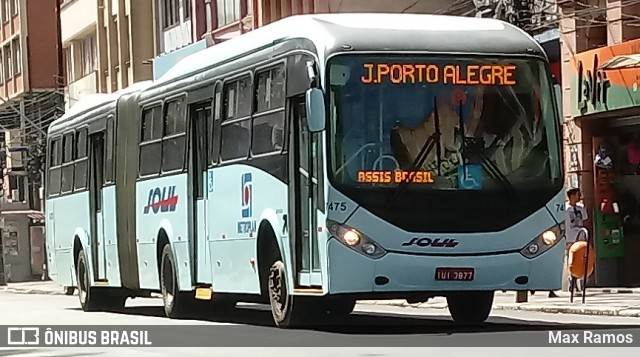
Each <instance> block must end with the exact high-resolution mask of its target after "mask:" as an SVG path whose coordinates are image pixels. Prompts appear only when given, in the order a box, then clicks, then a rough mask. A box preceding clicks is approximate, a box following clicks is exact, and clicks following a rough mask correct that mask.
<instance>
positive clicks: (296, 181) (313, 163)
mask: <svg viewBox="0 0 640 357" xmlns="http://www.w3.org/2000/svg"><path fill="white" fill-rule="evenodd" d="M290 108H291V114H292V117H291V121H290V123H291V125H293V130H291V131H290V132H291V136H292V140H291V145H292V147H291V150H290V152H291V153H293V155H292V159H293V160H292V162H291V164H292V169H291V170H290V175H291V177H290V180H291V181H290V182H291V184H290V185H289V195H290V197H291V198H293V205H290V207H292V208H293V210H291V209H290V211H291V212H290V217H292V218H293V219H292V222H291V224H292V227H291V233H293V234H292V237H291V238H292V239H293V240H294V249H295V271H296V276H295V278H296V282H297V285H299V286H303V287H312V286H313V287H319V286H322V273H321V265H320V250H319V244H318V229H317V228H316V227H318V208H319V207H322V205H323V204H322V202H321V201H322V200H323V198H322V196H323V195H322V194H321V192H322V191H321V185H320V180H319V179H318V177H320V176H322V170H321V169H319V165H320V161H319V158H320V155H321V154H320V152H319V145H318V143H319V138H320V136H319V134H312V133H310V132H309V130H308V127H307V114H306V101H305V97H304V96H298V97H295V98H292V99H291V103H290Z"/></svg>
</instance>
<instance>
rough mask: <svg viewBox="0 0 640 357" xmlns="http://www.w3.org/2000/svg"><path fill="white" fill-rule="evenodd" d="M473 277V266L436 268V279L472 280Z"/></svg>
mask: <svg viewBox="0 0 640 357" xmlns="http://www.w3.org/2000/svg"><path fill="white" fill-rule="evenodd" d="M474 277H475V269H473V268H436V280H446V281H472V280H473V278H474Z"/></svg>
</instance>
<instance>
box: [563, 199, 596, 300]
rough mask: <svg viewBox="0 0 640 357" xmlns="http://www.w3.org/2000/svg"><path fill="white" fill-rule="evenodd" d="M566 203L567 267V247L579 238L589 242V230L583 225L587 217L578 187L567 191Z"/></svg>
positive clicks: (572, 282)
mask: <svg viewBox="0 0 640 357" xmlns="http://www.w3.org/2000/svg"><path fill="white" fill-rule="evenodd" d="M567 199H568V202H567V205H566V207H565V211H564V214H565V237H566V247H565V248H566V249H565V266H567V269H568V262H569V260H568V255H569V248H571V246H572V245H573V244H574V243H575V242H577V241H580V240H584V241H587V244H590V242H589V231H588V230H587V228H586V227H585V221H586V220H587V219H588V218H589V215H588V213H587V209H586V207H585V206H584V204H583V203H581V201H582V192H581V191H580V189H579V188H572V189H570V190H568V191H567ZM569 279H570V284H574V283H575V279H571V275H569ZM570 288H571V285H570Z"/></svg>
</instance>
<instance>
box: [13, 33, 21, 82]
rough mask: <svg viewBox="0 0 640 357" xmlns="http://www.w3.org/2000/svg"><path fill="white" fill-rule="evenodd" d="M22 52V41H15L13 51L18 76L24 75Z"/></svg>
mask: <svg viewBox="0 0 640 357" xmlns="http://www.w3.org/2000/svg"><path fill="white" fill-rule="evenodd" d="M20 50H21V49H20V40H19V39H16V40H13V51H14V52H15V55H14V58H15V62H14V68H15V69H16V74H20V73H22V52H21V51H20Z"/></svg>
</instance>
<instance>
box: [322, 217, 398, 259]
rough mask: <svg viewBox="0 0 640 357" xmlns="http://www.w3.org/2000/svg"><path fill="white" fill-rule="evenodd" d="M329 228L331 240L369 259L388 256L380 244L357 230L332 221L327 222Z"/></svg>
mask: <svg viewBox="0 0 640 357" xmlns="http://www.w3.org/2000/svg"><path fill="white" fill-rule="evenodd" d="M327 228H328V229H329V234H330V238H331V239H336V240H337V241H339V242H340V243H342V244H344V245H346V246H347V247H349V248H351V249H353V250H355V251H356V252H358V253H360V254H363V255H366V256H367V257H369V258H374V259H378V258H382V257H383V256H384V255H385V254H387V251H386V250H384V248H382V247H381V246H380V245H379V244H378V243H376V242H375V241H374V240H373V239H371V238H369V237H367V236H366V235H364V234H362V232H360V231H358V230H357V229H355V228H352V227H348V226H346V225H343V224H340V223H338V222H334V221H331V220H327Z"/></svg>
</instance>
